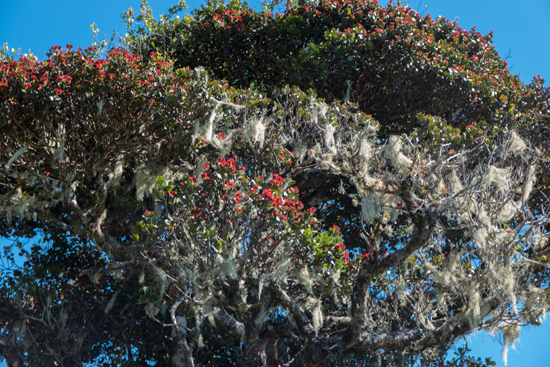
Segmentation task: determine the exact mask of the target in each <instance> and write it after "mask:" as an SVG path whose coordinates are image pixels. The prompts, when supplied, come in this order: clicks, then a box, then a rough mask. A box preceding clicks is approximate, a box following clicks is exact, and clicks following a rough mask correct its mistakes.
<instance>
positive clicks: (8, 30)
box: [0, 0, 550, 367]
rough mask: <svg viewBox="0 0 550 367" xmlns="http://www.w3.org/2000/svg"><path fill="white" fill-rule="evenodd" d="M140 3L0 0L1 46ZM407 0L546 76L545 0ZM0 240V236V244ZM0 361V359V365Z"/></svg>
mask: <svg viewBox="0 0 550 367" xmlns="http://www.w3.org/2000/svg"><path fill="white" fill-rule="evenodd" d="M176 2H177V0H151V1H150V5H151V7H152V9H153V14H154V15H156V16H158V15H159V14H163V13H166V12H167V9H168V7H170V6H172V5H174V4H175V3H176ZM380 2H381V3H382V4H386V3H387V1H384V0H383V1H380ZM259 3H260V2H259V1H251V2H250V4H251V6H252V7H254V8H259ZM140 4H141V3H140V1H135V0H124V1H121V0H94V1H91V0H78V1H75V0H50V1H43V0H21V1H9V0H0V14H1V15H2V16H1V18H0V45H1V44H4V43H6V42H7V43H8V45H9V47H10V48H15V49H21V51H22V52H23V53H26V52H28V51H29V49H30V50H31V51H32V52H33V53H34V54H35V55H36V56H38V57H39V58H41V57H44V55H45V54H46V52H47V51H48V49H49V48H50V47H51V46H53V45H60V46H63V47H64V46H65V45H66V44H67V43H70V44H72V45H74V46H75V47H82V48H85V47H87V46H89V45H90V44H91V42H92V41H93V37H92V31H91V28H90V25H91V24H92V23H95V24H96V25H97V27H98V28H99V29H100V32H99V35H100V36H101V37H110V36H111V35H112V34H113V31H116V32H117V33H118V34H120V35H124V33H125V26H124V24H123V22H122V20H121V18H120V14H121V13H122V12H123V11H125V10H127V9H128V8H129V7H130V6H132V7H133V8H134V10H136V11H137V10H138V9H139V7H140ZM187 4H188V5H189V9H188V11H190V10H191V9H193V8H196V7H199V6H200V5H201V4H203V2H202V1H197V0H191V1H188V2H187ZM409 5H410V6H411V7H412V8H414V9H418V11H419V12H420V13H422V14H424V15H425V14H431V15H432V17H434V18H435V17H437V16H439V15H441V16H444V17H445V18H447V19H455V18H456V17H458V24H459V26H461V27H462V28H464V29H470V28H471V27H473V26H476V28H477V30H478V31H479V32H481V33H482V34H486V33H489V31H491V30H492V31H493V32H494V44H495V46H496V48H497V50H498V51H499V53H500V55H501V56H502V57H507V58H508V59H507V61H508V64H509V65H510V69H511V70H512V72H514V73H516V74H519V75H520V77H521V79H522V80H523V81H524V82H526V83H528V82H530V80H531V78H532V77H533V76H535V75H537V74H540V75H541V76H542V77H543V78H546V79H549V80H550V37H549V35H550V21H548V19H550V1H549V0H522V1H521V2H519V1H517V0H460V1H457V0H455V1H449V0H422V1H421V0H410V1H409ZM426 5H428V7H427V8H426ZM545 85H546V86H548V85H550V83H549V82H546V83H545ZM5 243H6V242H5V241H2V239H0V247H1V246H2V245H3V244H5ZM549 339H550V321H549V322H548V323H545V324H544V325H543V326H541V327H538V328H537V327H528V328H524V330H523V331H522V333H521V342H520V343H519V344H518V345H517V352H515V351H513V350H511V351H510V352H509V356H508V366H510V367H523V366H537V367H539V366H540V367H544V366H550V362H549V361H548V358H547V357H546V353H545V352H546V349H545V348H547V346H548V340H549ZM469 346H470V348H471V349H472V350H473V354H474V355H476V356H480V357H487V356H490V357H492V359H493V360H494V361H495V362H497V366H503V363H502V359H501V358H500V351H501V348H502V347H501V346H500V344H499V343H498V342H496V341H495V340H493V339H492V338H491V337H489V336H487V335H480V336H477V337H473V338H472V340H471V341H470V342H469ZM4 366H5V364H2V363H0V367H4Z"/></svg>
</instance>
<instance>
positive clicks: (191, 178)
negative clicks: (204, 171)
mask: <svg viewBox="0 0 550 367" xmlns="http://www.w3.org/2000/svg"><path fill="white" fill-rule="evenodd" d="M189 181H191V182H192V183H196V182H197V179H196V178H195V177H189Z"/></svg>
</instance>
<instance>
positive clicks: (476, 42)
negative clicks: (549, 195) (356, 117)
mask: <svg viewBox="0 0 550 367" xmlns="http://www.w3.org/2000/svg"><path fill="white" fill-rule="evenodd" d="M271 11H273V8H271V9H269V8H266V9H265V10H264V11H262V12H257V11H253V10H252V9H248V8H247V7H246V4H244V5H243V4H241V3H239V2H230V3H229V4H228V5H226V6H225V5H222V4H219V3H216V2H212V3H210V4H209V5H208V6H203V7H202V8H201V9H200V10H196V11H194V13H193V16H192V17H189V16H186V17H183V18H181V19H179V18H177V19H176V18H174V19H172V20H170V21H165V22H161V23H155V22H154V21H153V20H151V19H149V22H150V25H149V26H150V27H151V28H150V32H149V37H148V38H143V36H141V37H140V36H139V34H138V33H134V37H135V39H134V40H133V41H134V42H135V47H137V48H138V49H140V50H143V51H144V53H145V54H148V52H149V51H150V50H157V51H160V52H162V53H166V54H168V55H171V56H172V57H173V58H175V60H177V61H176V63H177V65H179V66H186V67H187V66H190V67H196V66H204V67H205V68H206V69H207V70H209V71H210V72H211V73H212V74H213V75H215V76H216V77H217V78H220V79H226V80H227V81H228V82H229V83H230V84H231V85H234V86H236V87H248V86H250V85H254V86H256V87H259V88H261V89H263V90H265V91H270V90H271V89H272V88H273V87H276V86H283V85H295V86H298V87H300V88H301V89H303V90H308V89H309V88H313V89H314V90H315V91H316V92H317V94H318V95H319V96H320V97H322V98H327V99H329V100H332V99H339V100H344V99H349V100H351V101H353V102H356V103H357V104H358V105H359V107H360V109H361V110H362V111H363V112H365V113H368V114H372V115H373V116H374V118H376V119H377V120H378V121H380V122H381V123H382V125H383V127H384V129H383V130H384V131H385V130H386V129H387V132H388V133H396V132H397V133H399V132H403V131H411V130H412V129H413V128H414V127H418V126H419V125H418V124H417V123H416V119H415V116H416V114H417V113H419V112H422V113H424V114H430V115H434V116H439V117H441V118H444V119H445V120H447V122H448V123H449V124H451V125H453V126H455V127H459V128H464V127H465V126H466V125H471V124H473V123H474V122H479V121H486V122H487V123H489V124H502V123H506V124H516V123H521V124H525V123H527V124H532V123H537V122H538V118H539V116H537V112H538V111H537V110H542V109H544V110H547V108H548V107H547V106H546V108H545V107H544V106H543V105H542V102H544V101H545V96H546V98H547V97H548V91H544V88H542V89H541V87H542V83H539V77H535V78H534V82H533V84H531V85H524V84H523V83H522V82H521V81H520V80H519V77H518V76H517V75H514V74H512V73H510V71H509V70H508V67H507V63H506V61H505V60H502V59H501V58H500V56H499V55H498V52H497V51H496V50H495V48H494V46H493V45H492V34H489V35H485V36H484V35H481V34H480V33H479V32H477V31H476V30H475V28H474V29H472V30H471V31H465V30H463V29H462V28H460V27H459V26H458V25H457V24H456V22H451V21H449V20H447V19H445V18H443V17H439V18H437V19H432V18H431V17H430V16H429V15H427V16H421V15H419V14H418V13H416V12H415V11H413V10H412V9H410V8H408V7H404V6H399V5H394V4H392V3H390V4H389V5H388V6H387V7H386V8H384V7H381V6H379V5H378V2H377V1H376V0H363V1H347V0H346V1H320V2H313V3H306V4H305V5H303V4H302V3H300V4H298V3H297V2H289V3H287V4H286V9H285V11H284V12H283V13H282V14H279V13H276V14H273V13H271ZM127 19H130V18H127ZM541 97H542V98H541ZM546 114H547V112H546Z"/></svg>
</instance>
